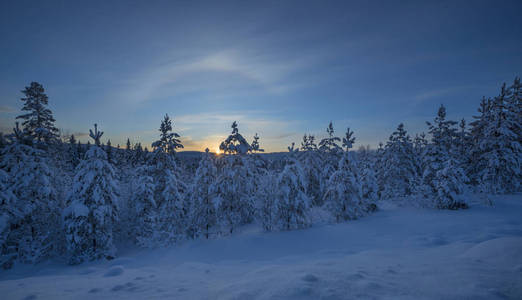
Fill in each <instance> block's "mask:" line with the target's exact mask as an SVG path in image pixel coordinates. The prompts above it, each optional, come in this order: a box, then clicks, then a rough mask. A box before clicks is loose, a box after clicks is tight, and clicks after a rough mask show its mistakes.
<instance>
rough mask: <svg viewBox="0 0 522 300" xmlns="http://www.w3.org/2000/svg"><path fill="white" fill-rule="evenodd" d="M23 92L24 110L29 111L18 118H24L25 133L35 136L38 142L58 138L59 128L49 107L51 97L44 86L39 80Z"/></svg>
mask: <svg viewBox="0 0 522 300" xmlns="http://www.w3.org/2000/svg"><path fill="white" fill-rule="evenodd" d="M22 93H24V95H25V97H23V98H21V100H22V101H23V102H24V106H23V108H22V110H23V111H25V112H27V113H25V114H22V115H19V116H17V117H16V118H17V119H22V120H23V122H22V126H23V129H24V131H25V133H26V134H27V135H29V136H31V137H33V138H34V139H35V141H36V142H37V143H41V142H46V143H47V142H50V141H55V140H57V138H58V129H57V128H56V127H55V126H54V122H55V120H54V118H53V113H52V112H51V110H50V109H49V108H48V107H47V105H48V104H49V98H48V97H47V95H46V94H45V90H44V88H43V86H42V85H41V84H40V83H38V82H31V84H30V85H29V86H27V87H25V89H24V90H23V91H22Z"/></svg>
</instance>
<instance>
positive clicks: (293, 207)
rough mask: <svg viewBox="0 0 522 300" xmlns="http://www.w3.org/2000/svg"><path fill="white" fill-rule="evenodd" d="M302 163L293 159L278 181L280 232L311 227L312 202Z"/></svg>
mask: <svg viewBox="0 0 522 300" xmlns="http://www.w3.org/2000/svg"><path fill="white" fill-rule="evenodd" d="M305 187H306V181H305V178H304V173H303V170H302V168H301V165H300V163H299V162H298V161H297V160H295V159H291V161H290V162H289V163H288V164H287V165H286V166H285V168H284V170H283V172H282V173H281V174H280V175H279V177H278V179H277V220H278V223H279V224H278V225H279V226H278V227H279V229H280V230H292V229H300V228H306V227H309V226H310V225H311V219H310V213H309V209H310V205H311V203H310V200H309V199H308V197H307V196H306V193H305V189H306V188H305Z"/></svg>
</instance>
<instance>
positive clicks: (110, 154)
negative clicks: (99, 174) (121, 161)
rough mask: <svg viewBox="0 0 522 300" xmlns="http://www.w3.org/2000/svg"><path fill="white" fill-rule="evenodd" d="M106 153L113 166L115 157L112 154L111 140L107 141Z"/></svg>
mask: <svg viewBox="0 0 522 300" xmlns="http://www.w3.org/2000/svg"><path fill="white" fill-rule="evenodd" d="M105 153H107V161H108V162H109V163H111V164H113V163H114V157H113V154H112V144H111V140H110V139H109V140H108V141H107V145H105Z"/></svg>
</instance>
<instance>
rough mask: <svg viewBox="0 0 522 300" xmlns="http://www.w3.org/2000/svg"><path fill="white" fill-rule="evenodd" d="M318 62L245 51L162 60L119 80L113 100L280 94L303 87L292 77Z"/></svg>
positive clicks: (309, 56) (308, 56) (298, 80)
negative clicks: (200, 94)
mask: <svg viewBox="0 0 522 300" xmlns="http://www.w3.org/2000/svg"><path fill="white" fill-rule="evenodd" d="M318 60H319V58H318V57H317V56H314V55H302V56H298V55H296V56H295V57H291V58H288V57H280V56H277V55H273V54H266V53H261V52H256V51H253V50H251V49H248V48H245V49H229V50H219V51H211V52H208V53H207V54H203V55H201V54H200V55H197V56H189V57H183V58H174V59H172V58H168V57H166V58H165V59H164V61H165V62H166V63H163V64H160V65H156V66H154V67H150V68H149V69H146V70H144V71H142V72H140V73H138V74H136V75H133V76H131V77H130V78H127V79H124V80H123V81H121V82H120V85H119V86H118V87H117V91H115V93H116V95H115V97H114V98H119V99H123V100H125V101H127V102H130V103H139V102H143V101H147V100H151V99H153V98H155V97H158V96H161V95H162V94H164V95H168V96H176V95H178V94H183V93H191V92H199V93H204V92H207V93H209V94H211V95H212V96H213V97H219V96H220V94H222V93H224V94H225V95H227V96H228V95H231V93H241V92H242V91H244V90H245V89H248V90H249V91H250V92H252V89H256V92H261V93H268V94H282V93H286V92H288V91H291V90H294V89H298V88H300V87H302V86H303V85H305V84H307V83H305V82H303V78H300V77H299V76H294V75H295V74H296V73H299V72H300V71H302V70H304V69H306V68H309V67H310V66H312V65H314V64H316V63H317V62H318ZM162 91H163V92H162Z"/></svg>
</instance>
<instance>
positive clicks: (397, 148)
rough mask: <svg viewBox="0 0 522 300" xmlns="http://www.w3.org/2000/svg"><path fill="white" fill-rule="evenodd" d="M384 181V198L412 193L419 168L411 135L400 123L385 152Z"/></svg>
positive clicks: (382, 192)
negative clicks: (416, 164)
mask: <svg viewBox="0 0 522 300" xmlns="http://www.w3.org/2000/svg"><path fill="white" fill-rule="evenodd" d="M383 156H384V157H383V163H384V166H383V167H384V170H383V171H384V174H383V176H384V182H383V190H382V191H381V195H382V197H384V198H394V197H404V196H408V195H410V194H411V193H412V189H413V187H414V184H415V183H416V180H415V177H416V176H417V169H416V167H415V156H414V153H413V144H412V142H411V139H410V136H409V135H408V134H407V132H406V130H405V129H404V124H402V123H401V124H399V126H398V127H397V130H396V131H394V132H393V133H392V134H391V136H390V138H389V140H388V142H387V143H386V146H385V147H384V153H383Z"/></svg>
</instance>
